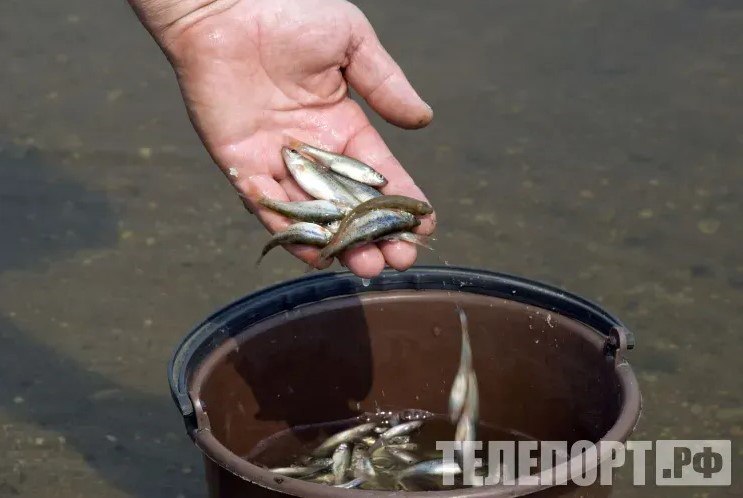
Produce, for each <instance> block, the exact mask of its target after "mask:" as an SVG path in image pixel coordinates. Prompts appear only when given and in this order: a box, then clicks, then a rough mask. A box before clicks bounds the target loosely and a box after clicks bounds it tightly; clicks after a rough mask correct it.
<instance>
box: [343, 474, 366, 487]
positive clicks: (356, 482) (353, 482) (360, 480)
mask: <svg viewBox="0 0 743 498" xmlns="http://www.w3.org/2000/svg"><path fill="white" fill-rule="evenodd" d="M364 482H366V478H365V477H357V478H355V479H352V480H350V481H348V482H342V483H340V484H336V485H335V487H336V488H346V489H351V488H358V487H359V486H361V485H362V484H364Z"/></svg>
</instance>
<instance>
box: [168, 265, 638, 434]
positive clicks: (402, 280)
mask: <svg viewBox="0 0 743 498" xmlns="http://www.w3.org/2000/svg"><path fill="white" fill-rule="evenodd" d="M394 290H452V291H459V292H469V293H474V294H480V295H487V296H491V297H498V298H502V299H508V300H511V301H516V302H520V303H523V304H527V305H531V306H535V307H539V308H543V309H548V310H550V311H552V312H555V313H558V314H560V315H563V316H566V317H567V318H571V319H573V320H575V321H577V322H580V323H582V324H584V325H587V326H589V327H590V328H592V329H594V330H596V331H597V332H598V333H600V334H602V335H604V336H606V337H609V336H610V335H611V333H612V331H613V330H615V329H617V328H622V329H623V330H624V333H625V335H626V337H627V338H628V344H627V349H632V348H634V345H635V340H634V334H633V333H632V332H630V331H629V329H627V327H626V326H625V325H624V324H623V323H622V322H621V321H620V320H619V319H618V318H616V317H615V316H614V315H612V314H611V313H609V312H608V311H606V310H605V309H603V308H602V307H601V306H599V305H598V304H596V303H595V302H593V301H590V300H588V299H586V298H584V297H581V296H578V295H576V294H573V293H571V292H568V291H566V290H564V289H562V288H559V287H556V286H554V285H551V284H547V283H544V282H539V281H536V280H532V279H528V278H524V277H519V276H515V275H511V274H507V273H501V272H493V271H489V270H482V269H475V268H469V267H463V266H413V267H411V268H410V269H408V270H406V271H404V272H399V271H397V270H394V269H389V268H387V269H385V270H384V271H382V273H381V274H380V275H379V276H377V277H375V278H374V279H371V281H370V282H369V283H368V285H364V284H363V283H362V280H361V278H359V277H358V276H357V275H355V274H354V273H352V272H350V271H339V272H323V273H317V274H314V275H305V276H302V277H299V278H295V279H291V280H287V281H284V282H280V283H278V284H274V285H271V286H268V287H264V288H262V289H259V290H257V291H254V292H251V293H249V294H247V295H245V296H243V297H241V298H238V299H236V300H234V301H233V302H231V303H229V304H227V305H225V306H223V307H221V308H219V309H217V310H216V311H215V312H213V313H212V314H211V315H209V316H208V317H207V318H206V319H204V320H202V321H201V322H200V323H199V324H197V325H196V326H195V327H193V328H192V329H191V330H190V331H189V332H188V333H187V334H186V335H185V336H184V337H183V338H182V339H181V340H180V342H179V343H178V344H177V346H176V347H175V349H174V351H173V354H172V355H171V359H170V361H169V362H168V384H169V387H170V393H171V397H172V398H173V401H174V402H175V404H176V406H177V407H178V409H179V410H180V412H181V415H182V416H183V418H184V421H185V422H186V426H187V427H188V428H189V432H190V429H195V428H196V421H195V410H194V406H193V404H192V401H191V397H190V396H189V394H188V379H189V374H190V372H191V371H192V370H193V369H194V368H195V366H196V365H195V363H196V364H198V362H199V361H200V360H201V359H203V358H204V357H206V356H207V355H208V354H209V353H210V352H212V351H214V350H215V349H217V348H218V347H220V346H221V345H222V344H224V343H225V342H226V341H227V340H229V339H231V338H232V337H234V336H235V335H238V334H240V333H242V332H243V331H244V330H245V329H246V328H247V327H249V326H253V325H255V324H257V323H258V322H261V321H263V320H265V319H268V318H270V317H272V316H275V315H277V314H279V313H283V312H287V311H290V310H292V309H294V308H297V307H299V306H303V305H309V304H312V303H316V302H319V301H322V300H325V299H332V298H340V297H347V296H351V295H354V294H356V295H359V294H366V293H370V292H384V291H394ZM235 322H238V323H237V325H238V326H235Z"/></svg>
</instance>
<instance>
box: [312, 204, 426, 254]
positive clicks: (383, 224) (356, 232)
mask: <svg viewBox="0 0 743 498" xmlns="http://www.w3.org/2000/svg"><path fill="white" fill-rule="evenodd" d="M418 225H420V220H419V219H418V218H416V217H415V216H413V215H412V214H410V213H406V212H405V211H396V210H392V209H376V210H374V211H370V212H368V213H366V214H363V215H361V216H360V217H358V218H356V219H355V220H353V221H352V222H351V223H349V224H348V225H346V226H345V227H344V228H342V229H339V230H338V232H337V233H336V235H335V236H334V237H333V240H332V242H329V243H328V244H327V245H326V246H325V247H324V248H323V249H322V250H321V251H320V258H321V259H322V260H328V259H330V258H332V257H333V256H335V255H337V254H338V253H340V252H342V251H343V250H345V249H347V248H348V247H350V246H352V245H356V244H361V243H364V242H373V241H375V240H377V239H379V238H380V237H384V236H385V235H390V234H392V233H395V232H400V231H409V230H412V229H413V228H415V227H417V226H418Z"/></svg>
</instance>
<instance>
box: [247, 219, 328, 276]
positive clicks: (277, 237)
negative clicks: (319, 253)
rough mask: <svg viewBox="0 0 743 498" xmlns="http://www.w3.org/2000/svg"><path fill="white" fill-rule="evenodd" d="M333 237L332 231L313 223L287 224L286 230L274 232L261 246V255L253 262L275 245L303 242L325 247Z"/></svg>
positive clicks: (262, 256)
mask: <svg viewBox="0 0 743 498" xmlns="http://www.w3.org/2000/svg"><path fill="white" fill-rule="evenodd" d="M332 237H333V232H331V231H330V230H328V229H327V228H324V227H322V226H320V225H317V224H315V223H308V222H305V221H300V222H298V223H294V224H293V225H289V226H288V227H287V228H286V230H283V231H281V232H277V233H275V234H274V235H273V236H272V237H271V239H270V240H269V241H268V242H267V243H266V245H265V246H263V250H262V251H261V255H260V256H259V257H258V260H257V261H256V262H255V265H256V266H258V265H259V264H260V263H261V261H262V260H263V258H264V256H265V255H266V254H268V252H269V251H270V250H271V249H273V248H274V247H276V246H279V245H292V244H303V245H310V246H317V247H325V246H327V244H328V243H329V242H330V240H331V238H332Z"/></svg>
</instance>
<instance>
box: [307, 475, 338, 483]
mask: <svg viewBox="0 0 743 498" xmlns="http://www.w3.org/2000/svg"><path fill="white" fill-rule="evenodd" d="M308 481H309V482H315V483H317V484H330V485H335V476H334V475H333V474H332V473H328V474H322V475H319V476H315V477H312V478H311V479H308Z"/></svg>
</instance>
